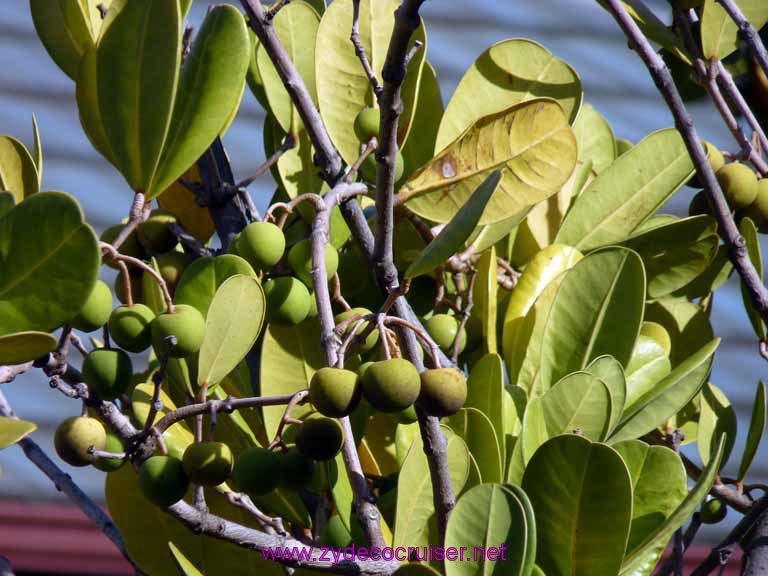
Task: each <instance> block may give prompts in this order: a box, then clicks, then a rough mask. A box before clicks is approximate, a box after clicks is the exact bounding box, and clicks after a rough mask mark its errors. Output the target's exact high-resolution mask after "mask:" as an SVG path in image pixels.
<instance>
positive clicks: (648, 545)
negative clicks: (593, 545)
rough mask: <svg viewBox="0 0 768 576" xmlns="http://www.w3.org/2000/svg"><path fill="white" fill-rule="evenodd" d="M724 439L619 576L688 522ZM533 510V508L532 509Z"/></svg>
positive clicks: (710, 477)
mask: <svg viewBox="0 0 768 576" xmlns="http://www.w3.org/2000/svg"><path fill="white" fill-rule="evenodd" d="M724 444H725V439H722V440H721V442H720V445H719V447H718V449H717V451H716V452H715V454H714V456H713V458H712V460H710V462H709V464H708V465H707V467H706V468H705V469H704V471H703V472H702V473H701V476H699V480H698V481H697V482H696V486H694V488H693V490H691V491H690V492H689V493H688V495H687V496H686V498H685V500H683V502H682V503H681V504H680V505H679V506H678V507H677V508H676V509H675V511H674V512H672V514H670V515H669V516H668V517H667V519H666V520H665V521H664V524H662V525H661V526H660V527H658V528H657V529H656V530H655V531H654V532H653V533H652V534H651V535H649V536H648V537H647V538H646V539H645V540H644V541H643V543H642V544H641V545H639V546H638V547H636V548H635V549H634V551H633V552H632V553H630V554H627V556H626V557H625V558H624V562H623V563H622V565H621V573H620V576H628V575H629V574H631V573H632V572H633V571H634V570H637V569H639V568H640V567H641V565H642V564H643V563H644V562H645V561H646V559H647V556H648V555H649V554H650V553H652V552H653V551H654V550H656V549H657V548H658V547H659V546H665V545H666V543H667V541H668V540H669V538H670V537H671V536H672V534H674V532H675V530H677V529H678V528H679V527H680V526H682V525H683V523H685V522H686V520H688V519H689V518H690V517H691V515H692V514H693V512H694V510H696V508H697V507H698V506H699V504H700V503H701V501H702V500H704V497H705V496H706V495H707V493H708V492H709V489H710V488H711V486H712V482H714V480H715V476H716V475H717V471H718V469H719V468H720V460H721V458H722V455H723V451H724V449H725V446H724ZM534 509H535V507H534Z"/></svg>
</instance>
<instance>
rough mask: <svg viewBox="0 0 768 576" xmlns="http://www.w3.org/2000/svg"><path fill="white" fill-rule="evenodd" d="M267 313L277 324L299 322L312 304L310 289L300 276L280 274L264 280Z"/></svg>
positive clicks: (305, 315) (271, 320) (270, 319)
mask: <svg viewBox="0 0 768 576" xmlns="http://www.w3.org/2000/svg"><path fill="white" fill-rule="evenodd" d="M264 295H265V296H266V298H267V315H268V317H269V321H270V322H275V323H276V324H299V323H300V322H303V321H304V319H305V318H306V317H307V315H308V314H309V309H310V307H311V306H312V302H311V297H310V295H309V290H307V287H306V286H305V285H304V283H302V282H301V281H300V280H299V279H298V278H294V277H293V276H279V277H278V278H270V279H269V280H267V281H266V282H264Z"/></svg>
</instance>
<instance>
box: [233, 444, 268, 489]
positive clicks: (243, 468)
mask: <svg viewBox="0 0 768 576" xmlns="http://www.w3.org/2000/svg"><path fill="white" fill-rule="evenodd" d="M232 480H234V483H235V486H236V487H237V489H238V490H240V491H241V492H246V493H248V494H256V495H260V494H267V493H269V492H272V490H274V489H275V488H277V485H278V484H279V482H280V455H279V454H275V453H274V452H272V451H271V450H267V449H265V448H261V447H259V446H255V447H253V448H248V449H247V450H245V451H243V452H242V453H241V454H240V455H239V456H238V457H237V460H235V467H234V469H233V470H232Z"/></svg>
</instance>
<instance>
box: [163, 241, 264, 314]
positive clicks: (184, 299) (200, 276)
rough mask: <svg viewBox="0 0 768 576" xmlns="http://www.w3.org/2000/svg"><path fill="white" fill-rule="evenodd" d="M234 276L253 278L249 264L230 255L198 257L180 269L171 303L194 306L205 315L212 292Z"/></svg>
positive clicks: (214, 292)
mask: <svg viewBox="0 0 768 576" xmlns="http://www.w3.org/2000/svg"><path fill="white" fill-rule="evenodd" d="M236 274H242V275H244V276H251V277H253V278H255V277H256V273H255V272H254V271H253V268H252V267H251V265H250V264H248V262H247V261H245V260H244V259H243V258H240V256H235V255H234V254H222V255H221V256H206V257H204V258H198V259H197V260H195V261H194V262H192V264H190V265H189V266H187V267H186V268H185V269H184V273H183V274H182V276H181V280H179V284H178V286H176V292H175V294H174V298H173V300H174V302H175V303H176V304H188V305H190V306H194V307H195V308H197V309H198V310H199V311H200V313H201V314H202V315H203V316H205V315H207V314H208V308H209V307H210V306H211V302H212V301H213V297H214V295H215V294H216V291H217V290H218V289H219V288H220V287H221V285H222V284H223V283H224V281H225V280H226V279H227V278H230V277H231V276H234V275H236Z"/></svg>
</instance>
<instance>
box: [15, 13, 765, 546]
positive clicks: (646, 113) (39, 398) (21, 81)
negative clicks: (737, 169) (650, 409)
mask: <svg viewBox="0 0 768 576" xmlns="http://www.w3.org/2000/svg"><path fill="white" fill-rule="evenodd" d="M209 3H210V2H209V1H208V0H195V2H194V5H193V9H192V13H191V20H192V22H193V23H199V22H200V21H201V19H202V17H203V15H204V14H205V10H206V8H207V6H208V4H209ZM648 4H650V5H651V6H652V7H653V8H654V9H655V10H657V12H658V14H659V15H663V16H666V14H665V7H666V6H667V4H666V2H664V1H663V0H653V1H649V2H648ZM423 15H424V18H425V20H426V22H427V29H428V34H429V54H428V57H429V59H430V61H431V62H432V63H433V64H434V66H435V68H436V69H437V73H438V78H439V80H440V84H441V87H442V92H443V97H444V100H445V101H446V102H447V100H448V99H449V98H450V95H451V93H452V91H453V89H454V87H455V86H456V84H457V83H458V81H459V79H460V78H461V76H462V74H463V72H464V70H465V69H466V68H467V67H468V66H469V65H471V63H472V62H473V60H474V59H475V58H476V57H477V56H478V55H479V54H480V53H481V52H482V51H483V50H485V48H487V47H488V46H489V45H490V44H492V43H494V42H497V41H499V40H503V39H506V38H514V37H528V38H532V39H534V40H536V41H538V42H540V43H541V44H543V45H544V46H546V47H547V48H548V49H549V50H551V51H552V52H553V53H554V54H556V55H557V56H559V57H560V58H563V59H564V60H566V61H568V62H569V63H570V64H571V65H572V66H574V68H575V69H576V70H577V71H578V72H579V74H580V75H581V78H582V82H583V85H584V91H585V94H586V100H587V101H589V102H591V103H592V104H593V105H594V106H595V107H596V108H597V110H599V111H600V112H601V113H602V114H604V115H605V116H606V118H607V119H608V120H609V121H610V123H611V124H612V126H613V128H614V131H615V133H616V135H617V136H618V137H623V138H629V139H631V140H633V141H637V140H639V139H641V138H642V137H643V136H644V135H646V134H648V133H649V132H651V131H653V130H656V129H659V128H664V127H668V126H671V125H672V120H671V117H670V115H669V113H668V111H667V109H666V107H665V105H664V103H663V101H662V100H661V98H660V97H659V95H658V94H657V93H656V91H655V89H654V86H653V84H652V82H651V81H650V79H649V77H648V75H647V73H646V70H645V68H644V67H643V66H642V64H641V63H640V61H639V59H638V58H637V57H636V56H635V55H634V54H633V53H632V52H630V51H629V50H628V49H627V43H626V40H625V39H624V37H623V35H622V34H621V32H620V31H619V30H618V29H617V27H616V26H615V24H614V22H613V20H612V19H611V18H610V16H609V15H608V14H607V13H606V12H604V11H603V10H602V9H601V8H600V7H599V6H598V5H597V3H596V2H595V1H594V0H539V1H537V2H523V1H517V2H513V1H511V0H498V1H494V0H484V1H483V0H472V1H470V0H442V1H440V0H430V1H429V2H427V3H426V4H425V6H424V9H423ZM693 112H694V115H695V118H696V120H697V126H698V128H699V132H700V133H701V134H702V135H703V136H704V137H706V138H707V139H709V140H711V141H713V142H714V143H715V144H717V145H719V146H721V147H724V148H726V149H729V150H735V149H736V146H735V143H734V142H733V141H732V140H731V139H730V137H729V134H728V133H727V131H726V130H725V129H724V126H723V124H722V122H721V120H720V117H719V116H718V115H717V114H716V113H715V112H714V109H713V108H712V107H711V106H709V105H708V104H707V103H704V104H701V105H696V106H694V107H693ZM33 113H34V114H36V116H37V119H38V122H39V124H40V129H41V132H42V139H43V147H44V152H45V173H44V181H43V189H44V190H64V191H66V192H69V193H71V194H74V195H75V196H77V198H78V199H79V200H80V202H81V203H82V205H83V207H84V209H85V212H86V214H87V216H88V219H89V221H90V222H91V223H93V225H94V226H95V227H96V229H97V231H99V232H100V231H101V230H102V229H103V228H104V227H106V226H108V225H110V224H112V223H115V222H117V221H118V220H119V219H120V218H122V217H123V216H125V215H126V213H127V211H128V207H129V203H130V199H131V196H132V195H131V192H130V190H129V189H128V188H127V186H126V184H125V182H124V181H123V179H122V178H121V177H120V175H119V174H118V173H117V172H116V171H115V170H114V169H113V168H112V167H111V166H110V165H109V164H108V163H106V162H105V161H104V160H103V159H102V158H101V157H100V156H98V154H97V153H96V152H95V151H94V150H93V149H92V148H91V147H90V146H89V144H88V142H87V140H86V138H85V136H84V135H83V132H82V131H81V129H80V124H79V121H78V117H77V108H76V105H75V100H74V84H73V83H72V82H71V81H70V80H69V78H67V77H66V76H65V75H64V74H63V73H62V72H61V71H60V70H58V68H56V66H55V65H54V64H53V62H52V61H51V60H50V58H49V57H48V55H47V53H46V52H45V50H44V49H43V47H42V45H41V44H40V43H39V41H38V40H37V37H36V36H35V32H34V28H33V26H32V22H31V18H30V15H29V6H28V2H27V0H1V1H0V134H11V135H13V136H16V137H18V138H20V139H22V140H24V141H25V142H27V143H28V144H29V145H30V146H31V117H32V114H33ZM263 119H264V114H263V111H262V110H261V109H260V108H259V106H258V105H257V103H256V101H255V99H254V98H253V97H252V96H251V94H250V93H249V92H246V96H245V99H244V101H243V105H242V108H241V111H240V113H239V116H238V118H237V120H236V122H235V124H234V125H233V127H232V129H231V130H230V131H229V133H228V134H227V136H226V138H225V145H226V146H227V149H228V151H229V154H230V157H231V158H232V161H233V165H234V168H235V171H236V174H237V175H238V176H239V177H241V178H243V177H246V176H248V175H250V173H251V172H252V171H253V170H254V169H255V168H256V167H258V166H259V164H261V163H262V162H263V161H264V150H263V147H262V137H261V128H262V123H263ZM272 190H273V187H272V184H270V182H269V180H268V178H266V177H265V178H264V179H262V180H259V181H257V182H256V183H254V184H253V185H252V186H251V193H252V195H253V197H254V199H255V201H256V203H257V205H258V206H260V207H261V206H263V205H264V204H265V203H266V202H267V200H268V198H269V196H270V195H271V192H272ZM692 194H693V191H692V190H684V191H683V192H681V193H680V194H678V195H677V197H675V198H674V199H673V200H672V202H671V203H670V205H669V206H667V207H666V209H665V210H666V211H668V212H671V213H675V214H683V213H684V212H685V208H686V206H687V204H688V201H689V199H690V197H691V196H692ZM0 274H2V270H0ZM713 324H714V326H715V330H716V333H717V334H718V335H719V336H722V337H723V344H722V345H721V347H720V350H719V352H718V355H717V360H716V364H715V369H714V373H713V376H712V381H713V382H714V383H716V384H717V385H718V386H720V387H721V388H723V389H724V390H725V391H726V393H727V395H728V397H729V398H730V399H731V401H732V402H733V403H734V405H735V406H736V408H737V411H738V414H739V425H740V429H739V438H738V445H737V450H736V451H735V452H734V453H735V454H736V455H738V454H739V451H738V446H741V445H742V444H743V441H744V437H745V436H746V427H747V425H748V422H749V414H750V410H751V402H752V399H753V396H754V390H755V383H756V382H757V380H758V379H760V378H762V377H763V375H764V374H765V369H766V364H765V362H764V361H763V360H761V359H760V357H759V356H758V354H757V347H756V342H755V338H754V336H753V334H752V331H751V329H750V326H749V323H748V320H747V317H746V315H745V313H744V310H743V307H742V304H741V295H740V292H739V287H738V281H737V280H736V279H735V278H732V279H731V281H730V282H729V283H728V285H727V286H726V287H725V288H724V289H722V290H721V291H720V292H718V294H717V296H716V298H715V308H714V312H713ZM3 392H4V393H6V394H7V396H8V398H9V399H10V401H11V402H12V404H13V405H14V407H15V408H16V410H17V412H18V413H19V415H20V416H22V417H24V418H27V419H30V420H32V421H34V422H37V424H38V426H39V431H38V432H36V433H35V434H34V436H33V437H34V438H35V439H36V440H37V441H39V442H40V443H41V444H42V445H43V446H44V447H46V448H48V449H50V448H51V442H50V439H51V436H52V433H53V430H54V429H55V427H56V425H57V423H58V422H59V421H60V420H61V419H63V418H64V417H66V416H70V415H73V414H75V413H77V411H78V410H79V406H78V405H77V404H76V403H75V402H72V401H71V400H69V399H66V398H64V397H63V396H62V395H60V394H57V393H55V392H52V391H51V390H50V389H49V388H48V386H47V383H46V381H45V380H44V379H43V378H41V377H39V376H38V375H33V376H25V377H22V378H19V379H18V380H17V381H16V382H14V383H13V384H10V385H7V386H5V387H4V389H3ZM766 455H768V450H766V448H763V449H762V450H761V451H760V453H759V454H758V456H757V459H756V464H755V466H754V468H753V471H752V474H751V478H752V479H753V480H754V481H765V480H766V479H768V468H767V467H766ZM734 460H737V458H734ZM735 465H738V462H736V463H735ZM0 466H2V478H1V479H0V498H13V499H17V498H24V499H56V498H62V496H61V495H59V494H58V493H57V492H56V491H55V490H54V489H53V487H52V486H51V485H50V483H49V482H48V481H47V479H46V478H44V477H43V476H42V475H41V474H40V473H39V472H38V471H37V470H36V469H34V468H33V467H32V466H31V465H30V464H29V463H28V462H26V461H25V460H24V458H23V456H21V452H20V451H19V450H18V449H17V448H10V449H8V450H5V451H3V452H0ZM69 472H70V473H71V474H72V476H73V477H74V478H75V479H76V480H78V481H79V482H81V483H82V486H83V487H84V488H85V489H86V490H87V491H88V492H90V493H91V494H93V495H94V496H95V497H97V498H101V497H102V496H103V475H102V474H100V473H94V472H93V471H92V470H89V469H72V468H70V469H69ZM660 480H662V479H660ZM733 516H734V515H733V514H731V517H733ZM732 519H733V518H732ZM709 536H710V537H711V538H713V537H715V536H716V534H715V533H713V532H712V531H710V532H709Z"/></svg>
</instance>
